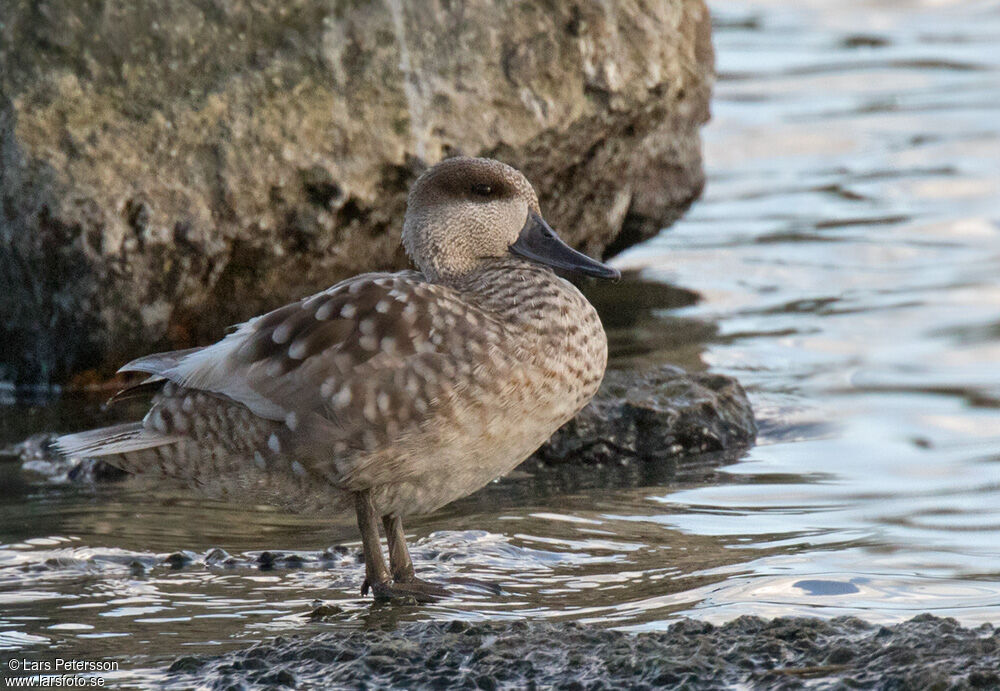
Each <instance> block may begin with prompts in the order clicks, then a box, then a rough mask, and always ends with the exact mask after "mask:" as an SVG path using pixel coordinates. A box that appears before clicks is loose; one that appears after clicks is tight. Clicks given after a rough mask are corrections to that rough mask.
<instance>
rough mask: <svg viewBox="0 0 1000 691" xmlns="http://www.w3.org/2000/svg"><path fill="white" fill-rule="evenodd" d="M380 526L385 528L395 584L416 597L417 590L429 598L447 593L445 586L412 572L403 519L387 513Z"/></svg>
mask: <svg viewBox="0 0 1000 691" xmlns="http://www.w3.org/2000/svg"><path fill="white" fill-rule="evenodd" d="M382 526H383V527H384V528H385V538H386V541H387V542H388V543H389V565H390V567H391V568H392V579H393V581H394V582H395V583H396V585H400V586H405V587H406V588H408V589H410V590H413V591H414V597H416V594H415V593H416V592H417V591H419V592H420V593H422V594H424V595H425V596H426V597H427V598H429V599H433V598H435V597H444V596H445V595H447V594H448V590H447V588H444V587H442V586H440V585H437V584H435V583H430V582H428V581H425V580H422V579H419V578H417V576H416V574H415V573H414V571H413V560H412V559H410V550H409V549H407V547H406V534H405V533H404V532H403V519H401V518H400V517H399V516H397V515H395V514H389V515H388V516H383V517H382Z"/></svg>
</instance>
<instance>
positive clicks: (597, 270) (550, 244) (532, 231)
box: [510, 212, 622, 280]
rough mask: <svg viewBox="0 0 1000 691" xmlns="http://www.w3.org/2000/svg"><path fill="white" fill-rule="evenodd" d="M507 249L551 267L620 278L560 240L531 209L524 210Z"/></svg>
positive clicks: (617, 274) (618, 273)
mask: <svg viewBox="0 0 1000 691" xmlns="http://www.w3.org/2000/svg"><path fill="white" fill-rule="evenodd" d="M510 251H511V252H512V253H513V254H516V255H517V256H519V257H524V258H525V259H530V260H531V261H533V262H538V263H539V264H545V265H546V266H551V267H552V268H553V269H563V270H565V271H572V272H574V273H580V274H585V275H587V276H595V277H597V278H613V279H615V280H618V279H619V278H621V277H622V275H621V272H619V271H618V269H613V268H611V267H610V266H608V265H607V264H602V263H601V262H599V261H597V260H596V259H591V258H590V257H588V256H587V255H586V254H582V253H581V252H577V251H576V250H575V249H573V248H572V247H570V246H569V245H567V244H566V243H565V242H563V241H562V240H560V239H559V236H558V235H556V232H555V231H554V230H552V228H550V227H549V224H548V223H546V222H545V219H543V218H542V217H541V216H539V215H538V214H536V213H534V212H529V213H528V220H527V221H525V223H524V227H523V228H521V234H520V235H518V236H517V242H515V243H514V244H513V245H511V246H510Z"/></svg>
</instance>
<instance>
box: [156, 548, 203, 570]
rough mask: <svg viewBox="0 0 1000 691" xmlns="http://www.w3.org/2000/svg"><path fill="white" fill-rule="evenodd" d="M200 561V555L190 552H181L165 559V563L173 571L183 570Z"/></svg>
mask: <svg viewBox="0 0 1000 691" xmlns="http://www.w3.org/2000/svg"><path fill="white" fill-rule="evenodd" d="M197 560H198V555H197V554H195V553H194V552H191V551H189V550H186V549H184V550H181V551H179V552H174V553H173V554H171V555H169V556H167V557H166V558H164V560H163V563H164V564H166V565H167V566H169V567H170V568H172V569H183V568H184V567H185V566H187V565H188V564H191V563H193V562H195V561H197Z"/></svg>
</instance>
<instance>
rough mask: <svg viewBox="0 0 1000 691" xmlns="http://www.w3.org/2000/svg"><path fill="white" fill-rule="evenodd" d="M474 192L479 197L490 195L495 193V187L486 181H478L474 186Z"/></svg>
mask: <svg viewBox="0 0 1000 691" xmlns="http://www.w3.org/2000/svg"><path fill="white" fill-rule="evenodd" d="M472 193H473V194H475V195H477V196H479V197H488V196H490V195H491V194H493V187H492V186H490V185H487V184H484V183H477V184H475V185H473V186H472Z"/></svg>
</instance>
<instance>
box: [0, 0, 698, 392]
mask: <svg viewBox="0 0 1000 691" xmlns="http://www.w3.org/2000/svg"><path fill="white" fill-rule="evenodd" d="M0 80H2V81H0V86H2V90H3V95H2V98H0V192H2V206H3V208H2V214H0V238H2V245H0V314H2V315H3V319H2V321H0V343H2V351H3V353H4V356H3V363H2V364H0V379H15V380H17V381H19V382H22V383H30V382H43V383H44V382H53V381H65V380H66V379H67V378H69V377H70V376H71V375H73V374H74V373H79V372H80V371H81V370H84V369H88V368H98V369H99V371H101V372H108V371H109V370H110V369H113V367H114V365H115V364H120V363H121V362H122V361H124V360H126V359H127V358H129V357H130V356H133V355H136V354H139V353H142V352H146V351H148V350H150V349H152V348H168V347H183V346H186V345H189V344H194V343H199V342H205V341H207V340H211V339H214V338H217V337H219V336H220V335H221V333H222V329H223V327H224V326H225V325H227V324H230V323H233V322H236V321H238V320H240V319H243V318H246V317H248V316H250V315H252V314H254V313H257V312H260V311H262V310H265V309H267V308H270V307H273V306H275V305H277V304H279V303H282V302H283V301H287V300H290V299H293V298H295V297H298V296H301V295H302V294H307V293H309V292H310V291H313V290H316V289H318V288H320V287H323V286H326V285H329V284H330V283H332V282H333V281H335V280H337V279H339V278H342V277H344V276H346V275H349V274H353V273H356V272H359V271H363V270H368V269H373V268H391V267H400V266H403V265H404V264H405V257H404V256H403V254H402V252H401V251H400V249H399V230H400V225H401V219H402V214H403V210H404V205H405V194H406V190H407V188H408V186H409V184H410V183H411V182H412V180H413V179H414V177H415V176H416V175H417V174H418V173H419V172H420V171H421V170H422V169H423V168H424V167H425V166H426V165H428V164H430V163H433V162H435V161H437V160H438V159H440V158H442V157H443V156H446V155H448V154H449V153H452V152H463V153H466V154H476V155H489V156H495V157H498V158H501V159H503V160H506V161H508V162H510V163H511V164H513V165H515V166H518V167H520V168H521V169H523V170H524V171H525V173H526V174H527V175H528V177H529V178H530V179H531V180H532V181H534V182H535V184H536V186H537V188H538V190H539V192H540V195H541V198H542V206H543V209H544V211H545V213H546V215H547V217H548V218H549V219H550V221H551V222H552V224H553V225H554V226H555V227H556V228H557V229H559V230H560V231H561V232H562V234H563V235H564V236H565V237H567V238H568V239H569V240H570V241H571V242H572V243H573V244H575V245H576V246H577V247H579V248H582V249H584V250H586V251H587V252H590V253H593V254H605V255H607V254H610V253H613V252H615V251H617V250H619V249H621V248H623V247H625V246H627V245H628V244H631V243H634V242H636V241H638V240H641V239H643V238H646V237H649V236H650V235H651V234H653V233H655V232H656V231H657V230H658V229H659V228H660V227H662V226H663V225H665V224H668V223H670V222H671V221H672V220H674V219H675V218H676V217H677V216H678V215H679V214H680V213H681V212H682V211H683V210H684V209H685V208H686V207H687V205H688V204H689V203H690V202H691V201H692V200H693V199H694V198H695V197H696V196H697V195H698V193H699V191H700V189H701V187H702V184H703V176H702V170H701V159H700V143H699V136H698V128H699V126H700V125H701V124H702V123H703V122H704V121H705V120H706V119H707V117H708V99H709V93H710V88H711V81H712V48H711V42H710V22H709V16H708V12H707V10H706V8H705V5H704V3H703V1H702V0H653V1H652V2H645V1H643V2H641V1H640V0H624V1H623V2H618V3H607V2H599V1H598V0H580V1H577V2H567V3H531V2H517V3H515V2H512V1H511V2H505V1H502V0H469V2H456V3H450V2H449V3H445V2H419V3H418V2H412V3H407V2H404V1H403V0H385V2H384V3H383V2H374V1H370V2H365V1H364V0H359V1H356V2H346V1H344V0H260V1H258V2H254V3H232V2H227V1H226V0H170V1H166V0H159V1H154V2H138V3H137V2H130V1H128V0H102V1H101V2H96V3H80V2H77V1H76V0H5V1H4V2H3V3H2V4H0Z"/></svg>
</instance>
